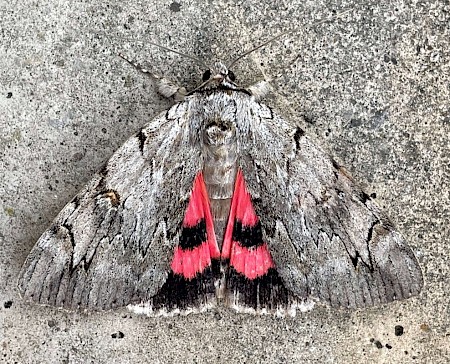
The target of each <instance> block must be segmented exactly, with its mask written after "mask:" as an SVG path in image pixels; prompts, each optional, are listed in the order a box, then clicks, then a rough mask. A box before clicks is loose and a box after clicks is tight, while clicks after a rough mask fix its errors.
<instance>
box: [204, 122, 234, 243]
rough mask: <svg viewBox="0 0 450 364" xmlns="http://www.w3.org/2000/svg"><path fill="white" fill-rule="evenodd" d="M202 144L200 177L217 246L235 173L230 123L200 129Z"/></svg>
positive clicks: (228, 205) (225, 220)
mask: <svg viewBox="0 0 450 364" xmlns="http://www.w3.org/2000/svg"><path fill="white" fill-rule="evenodd" d="M203 143H204V144H203V145H204V161H205V162H204V166H203V176H204V180H205V185H206V189H207V191H208V196H209V199H210V202H211V211H212V216H213V219H214V230H215V233H216V239H217V244H218V246H219V249H221V247H222V242H223V236H224V234H225V227H226V225H227V222H228V215H229V212H230V205H231V197H232V196H233V190H234V182H235V179H236V173H237V144H236V130H235V127H234V125H230V124H226V123H223V122H221V121H218V122H214V123H212V124H210V125H209V126H208V127H207V128H206V129H205V131H204V135H203Z"/></svg>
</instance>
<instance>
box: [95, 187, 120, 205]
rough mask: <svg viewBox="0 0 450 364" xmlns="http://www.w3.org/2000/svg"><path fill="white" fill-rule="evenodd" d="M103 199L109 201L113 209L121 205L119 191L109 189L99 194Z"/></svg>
mask: <svg viewBox="0 0 450 364" xmlns="http://www.w3.org/2000/svg"><path fill="white" fill-rule="evenodd" d="M99 195H100V196H101V197H103V198H106V199H109V201H110V203H111V206H112V207H117V206H119V205H120V195H119V193H118V192H117V191H115V190H112V189H109V190H106V191H104V192H101V193H100V194H99Z"/></svg>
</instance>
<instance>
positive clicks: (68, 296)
mask: <svg viewBox="0 0 450 364" xmlns="http://www.w3.org/2000/svg"><path fill="white" fill-rule="evenodd" d="M187 107H188V105H187V103H183V102H182V103H179V104H177V105H175V106H173V107H172V108H171V109H169V110H168V111H167V112H165V113H163V114H161V115H160V116H159V117H157V118H155V119H154V120H152V121H151V122H150V123H149V124H148V125H147V126H146V127H145V128H143V129H142V130H141V131H140V132H139V133H138V134H137V135H136V136H134V137H131V138H130V139H128V141H127V142H125V144H124V145H123V146H122V147H121V148H120V149H119V150H117V151H116V152H115V153H114V154H113V156H112V157H111V159H110V160H109V161H108V162H107V163H106V165H105V167H104V168H103V169H102V170H101V171H100V172H99V173H98V174H97V175H96V176H95V177H94V178H93V179H92V180H91V181H90V182H89V184H88V185H87V186H85V187H84V189H83V190H82V191H81V192H80V193H79V194H78V195H77V196H76V197H75V198H74V199H73V200H72V201H71V202H70V203H69V204H68V205H66V206H65V207H64V209H63V210H62V211H61V212H60V214H59V215H58V217H57V218H56V219H55V221H54V222H53V223H52V226H51V227H50V228H49V229H48V230H47V231H46V232H45V233H44V234H43V235H42V236H41V238H40V239H39V240H38V242H37V243H36V245H35V247H34V248H33V250H32V251H31V253H30V255H29V256H28V258H27V260H26V262H25V264H24V267H23V270H22V272H21V278H20V283H19V285H20V289H21V291H22V292H23V295H24V297H25V298H26V299H30V300H33V301H35V302H39V303H43V304H51V305H56V306H62V307H66V308H77V307H84V308H90V309H108V308H113V307H120V306H124V305H127V304H129V303H133V302H141V301H145V300H148V299H150V297H152V296H154V295H155V294H156V293H157V291H158V290H159V289H160V287H161V286H162V285H163V284H164V282H165V281H166V278H167V275H168V271H169V270H170V260H171V258H172V256H173V250H174V247H175V246H176V245H177V243H178V241H179V237H180V233H181V224H182V222H183V214H184V212H185V209H186V206H187V202H188V200H189V195H190V192H191V188H192V183H193V180H194V178H195V176H196V174H197V173H198V172H199V171H200V170H201V168H202V156H201V150H200V147H199V145H198V144H197V143H194V142H192V140H191V136H190V134H189V131H190V126H189V119H187V118H186V108H187Z"/></svg>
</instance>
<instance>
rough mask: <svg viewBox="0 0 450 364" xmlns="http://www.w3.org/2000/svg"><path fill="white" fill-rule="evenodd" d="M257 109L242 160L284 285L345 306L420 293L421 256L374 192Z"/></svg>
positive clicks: (296, 131) (242, 144) (293, 129)
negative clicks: (411, 245) (358, 183)
mask: <svg viewBox="0 0 450 364" xmlns="http://www.w3.org/2000/svg"><path fill="white" fill-rule="evenodd" d="M253 108H254V109H253V110H252V111H251V115H252V116H253V115H256V116H258V117H250V115H249V117H247V118H246V120H249V122H250V125H249V126H248V127H249V132H248V133H245V132H241V133H240V134H239V135H240V140H239V148H240V150H241V161H240V163H241V168H242V169H243V172H244V176H245V179H246V181H247V185H248V189H249V191H250V193H251V195H252V198H253V201H254V205H255V209H256V212H257V214H258V216H259V217H260V220H261V224H262V226H263V233H264V237H265V239H266V240H267V242H268V245H269V248H270V251H271V254H272V256H273V259H274V262H275V264H276V268H277V271H278V273H279V274H280V276H281V278H282V279H283V281H284V284H285V285H286V288H288V289H289V290H291V291H292V292H294V293H295V294H296V295H298V296H300V297H308V296H312V297H316V298H319V299H321V300H323V301H328V302H329V303H331V305H333V306H343V307H364V306H371V305H375V304H379V303H385V302H390V301H393V300H397V299H403V298H407V297H410V296H413V295H416V294H418V293H419V292H420V290H421V288H422V285H423V280H422V273H421V270H420V267H419V265H418V262H417V260H416V258H415V256H414V254H413V252H412V251H411V249H410V247H409V246H408V245H407V244H406V242H405V240H404V239H403V238H402V237H401V235H400V234H399V233H398V232H397V231H396V230H395V227H394V226H393V224H392V223H391V222H390V220H389V219H388V218H387V216H386V215H385V213H384V212H383V211H381V209H380V208H379V207H378V206H377V204H376V203H375V202H374V201H373V200H372V198H371V197H370V196H368V195H367V194H366V193H364V192H363V191H362V190H361V188H360V187H359V186H357V185H356V184H355V182H354V181H353V180H352V178H351V177H350V176H349V175H348V173H347V172H346V171H345V170H344V169H343V168H341V167H339V166H338V165H337V164H336V162H334V161H333V160H332V159H331V158H330V157H329V156H328V155H327V154H326V153H325V152H324V151H323V150H322V149H321V148H319V147H318V146H317V145H315V144H314V143H313V142H312V141H311V140H310V139H309V138H308V137H306V136H305V135H304V133H303V131H302V130H301V129H300V128H299V127H298V126H296V125H293V124H291V123H288V122H286V121H285V120H283V119H282V118H281V117H279V116H277V115H275V114H274V113H273V112H272V111H271V110H270V109H269V108H268V107H266V106H264V105H257V104H254V106H253Z"/></svg>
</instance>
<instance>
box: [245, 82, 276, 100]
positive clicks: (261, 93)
mask: <svg viewBox="0 0 450 364" xmlns="http://www.w3.org/2000/svg"><path fill="white" fill-rule="evenodd" d="M269 82H270V80H262V81H258V82H256V83H255V84H253V85H251V86H249V87H248V88H247V91H249V92H250V93H251V94H252V95H253V97H254V98H255V99H256V100H257V101H259V100H261V99H262V98H264V97H265V96H266V95H267V94H268V93H269V92H271V91H272V86H271V84H270V83H269Z"/></svg>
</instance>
